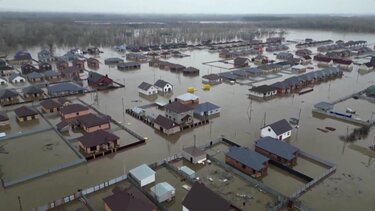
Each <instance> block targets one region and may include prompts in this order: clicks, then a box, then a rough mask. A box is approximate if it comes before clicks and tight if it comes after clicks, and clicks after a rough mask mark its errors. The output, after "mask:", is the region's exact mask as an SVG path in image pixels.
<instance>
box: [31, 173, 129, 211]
mask: <svg viewBox="0 0 375 211" xmlns="http://www.w3.org/2000/svg"><path fill="white" fill-rule="evenodd" d="M126 179H128V176H127V175H126V174H125V175H122V176H120V177H117V178H114V179H111V180H108V181H105V182H103V183H100V184H98V185H95V186H92V187H89V188H86V189H84V190H81V191H77V192H75V193H74V194H72V195H69V196H65V197H62V198H59V199H56V200H54V201H52V202H50V203H48V204H45V205H42V206H39V207H37V208H33V209H31V210H32V211H46V210H48V209H51V208H54V207H57V206H60V205H63V204H67V203H69V202H72V201H74V200H77V199H80V198H81V197H82V196H84V195H87V194H91V193H94V192H97V191H99V190H102V189H104V188H107V187H109V186H111V185H114V184H116V183H119V182H122V181H124V180H126Z"/></svg>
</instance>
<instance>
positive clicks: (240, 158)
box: [225, 146, 268, 178]
mask: <svg viewBox="0 0 375 211" xmlns="http://www.w3.org/2000/svg"><path fill="white" fill-rule="evenodd" d="M225 163H227V164H228V165H230V166H232V167H233V168H235V169H237V170H239V171H241V172H243V173H245V174H247V175H249V176H252V177H255V178H258V177H263V176H265V175H267V168H268V158H267V157H265V156H263V155H262V154H259V153H257V152H255V151H253V150H250V149H247V148H244V147H236V146H233V147H230V148H229V151H228V152H227V153H226V154H225Z"/></svg>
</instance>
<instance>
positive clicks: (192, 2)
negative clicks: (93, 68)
mask: <svg viewBox="0 0 375 211" xmlns="http://www.w3.org/2000/svg"><path fill="white" fill-rule="evenodd" d="M374 8H375V0H256V1H255V0H0V10H2V11H49V12H94V13H124V14H126V13H156V14H176V13H177V14H181V13H183V14H197V13H199V14H364V15H365V14H375V13H374Z"/></svg>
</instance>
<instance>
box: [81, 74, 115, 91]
mask: <svg viewBox="0 0 375 211" xmlns="http://www.w3.org/2000/svg"><path fill="white" fill-rule="evenodd" d="M87 82H88V83H89V85H90V86H93V87H109V86H112V84H113V80H112V79H110V78H109V77H108V75H105V76H104V75H102V74H99V73H97V72H93V71H90V72H89V77H88V78H87Z"/></svg>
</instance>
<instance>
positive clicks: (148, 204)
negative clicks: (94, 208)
mask: <svg viewBox="0 0 375 211" xmlns="http://www.w3.org/2000/svg"><path fill="white" fill-rule="evenodd" d="M103 201H104V210H105V211H156V210H157V207H156V205H155V204H154V203H153V202H152V201H150V199H148V198H147V197H146V196H145V195H144V194H143V193H142V192H141V191H140V190H138V188H136V187H134V186H131V187H129V188H126V189H125V190H121V191H117V192H114V194H113V195H111V196H108V197H106V198H104V199H103Z"/></svg>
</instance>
